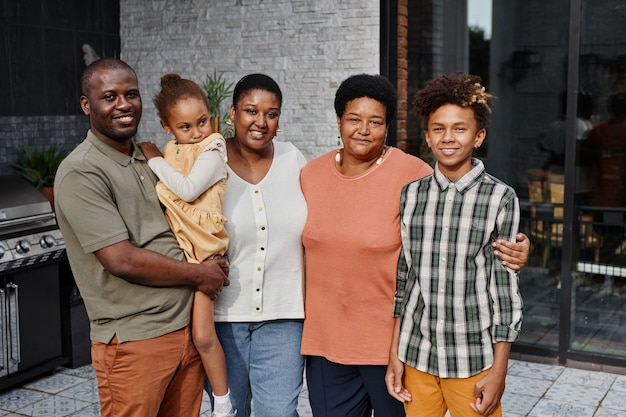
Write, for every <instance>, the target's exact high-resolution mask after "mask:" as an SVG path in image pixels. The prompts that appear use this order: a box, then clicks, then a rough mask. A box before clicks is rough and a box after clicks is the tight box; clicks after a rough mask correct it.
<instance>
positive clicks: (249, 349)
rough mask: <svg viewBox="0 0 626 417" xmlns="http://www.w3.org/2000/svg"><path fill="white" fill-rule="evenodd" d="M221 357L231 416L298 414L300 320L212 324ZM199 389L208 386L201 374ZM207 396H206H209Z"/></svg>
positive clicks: (290, 416) (289, 416) (301, 363)
mask: <svg viewBox="0 0 626 417" xmlns="http://www.w3.org/2000/svg"><path fill="white" fill-rule="evenodd" d="M215 330H216V332H217V336H218V338H219V340H220V343H221V344H222V349H224V355H225V356H226V372H227V373H228V385H229V387H230V399H231V401H232V403H233V407H234V408H235V409H237V417H249V416H250V412H251V410H250V401H251V399H252V398H254V415H255V416H256V417H298V412H297V411H296V410H297V408H298V396H299V395H300V391H301V390H302V378H303V373H304V357H303V356H302V355H300V344H301V342H302V320H275V321H265V322H260V323H223V322H222V323H215ZM205 389H206V390H207V392H209V393H211V387H210V386H209V383H208V380H207V379H206V378H205ZM211 399H212V396H211Z"/></svg>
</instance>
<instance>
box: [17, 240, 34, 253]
mask: <svg viewBox="0 0 626 417" xmlns="http://www.w3.org/2000/svg"><path fill="white" fill-rule="evenodd" d="M15 250H16V251H17V253H27V252H28V251H29V250H30V242H29V241H28V240H20V241H18V242H17V245H15Z"/></svg>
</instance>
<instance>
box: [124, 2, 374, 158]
mask: <svg viewBox="0 0 626 417" xmlns="http://www.w3.org/2000/svg"><path fill="white" fill-rule="evenodd" d="M120 19H121V20H120V34H121V42H122V47H121V50H122V59H124V60H125V61H127V62H128V63H129V64H130V65H131V66H133V67H134V68H135V70H136V71H137V75H138V77H139V83H140V88H141V91H142V95H143V102H144V112H143V122H142V125H141V127H140V132H139V139H141V140H152V141H155V142H156V143H158V144H160V145H162V144H164V143H165V141H166V136H165V134H164V133H163V131H162V129H161V127H160V125H159V122H158V118H157V116H156V111H155V109H154V105H153V104H152V97H153V96H154V94H156V92H157V91H158V88H159V79H160V77H161V76H162V75H163V74H165V73H167V72H178V73H180V74H181V75H182V76H184V77H186V78H190V79H192V80H194V81H196V82H198V83H199V84H202V83H203V81H204V78H205V76H206V74H209V73H212V72H213V70H214V69H216V70H217V71H219V72H223V74H224V77H225V78H226V80H227V81H229V82H231V81H232V82H236V81H237V80H239V78H241V77H242V76H243V75H245V74H248V73H252V72H262V73H266V74H268V75H270V76H271V77H273V78H274V79H275V80H276V81H277V82H278V83H279V85H280V86H281V89H282V91H283V108H282V115H281V123H280V126H281V129H282V132H281V133H279V136H278V139H280V140H287V141H291V142H294V144H295V145H296V146H297V147H298V148H299V149H300V150H302V152H303V153H304V154H305V156H306V157H307V158H308V159H310V158H313V157H315V156H318V155H320V154H321V153H323V152H325V151H328V150H330V149H332V148H334V147H336V146H337V124H336V117H335V114H334V110H333V100H334V94H335V91H336V89H337V87H338V86H339V83H340V82H341V81H342V80H343V79H345V78H346V77H348V76H349V75H352V74H355V73H362V72H365V73H378V72H379V66H380V64H379V62H380V52H379V51H380V45H379V44H380V2H379V0H358V1H357V0H345V1H337V0H318V1H308V0H302V1H297V0H291V1H289V0H216V1H212V2H210V3H209V2H206V3H205V2H199V1H193V2H181V1H177V0H155V1H150V2H146V1H143V0H121V2H120ZM228 105H230V100H228V103H225V104H224V106H223V108H222V112H224V111H226V110H227V108H228Z"/></svg>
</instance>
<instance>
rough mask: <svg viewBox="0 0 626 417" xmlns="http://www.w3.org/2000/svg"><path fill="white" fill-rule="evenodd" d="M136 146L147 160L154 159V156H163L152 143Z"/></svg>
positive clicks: (141, 143)
mask: <svg viewBox="0 0 626 417" xmlns="http://www.w3.org/2000/svg"><path fill="white" fill-rule="evenodd" d="M137 146H139V148H140V149H141V151H142V152H143V154H144V155H145V157H146V158H147V159H150V158H154V157H155V156H163V154H162V153H161V151H160V150H159V148H157V146H156V145H155V144H154V143H152V142H139V143H137Z"/></svg>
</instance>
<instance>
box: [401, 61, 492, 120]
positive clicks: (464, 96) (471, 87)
mask: <svg viewBox="0 0 626 417" xmlns="http://www.w3.org/2000/svg"><path fill="white" fill-rule="evenodd" d="M495 101H496V96H494V95H492V94H490V93H488V92H486V91H485V87H483V86H482V85H481V84H480V77H479V76H477V75H471V74H466V73H463V72H458V73H456V74H454V75H450V76H448V75H442V76H440V77H436V78H433V79H431V80H429V81H428V82H427V83H426V85H425V86H424V88H422V89H421V90H419V91H418V92H417V93H416V94H415V97H414V98H413V110H414V111H415V113H417V115H418V117H419V119H420V121H421V122H422V128H423V129H427V128H428V118H429V117H430V115H431V114H432V113H433V112H434V111H435V110H437V109H438V108H439V107H441V106H443V105H446V104H455V105H457V106H461V107H463V108H471V109H472V110H474V117H475V118H476V124H477V126H478V129H484V128H486V127H487V126H488V125H489V120H490V119H491V109H492V108H493V105H494V103H495Z"/></svg>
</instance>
